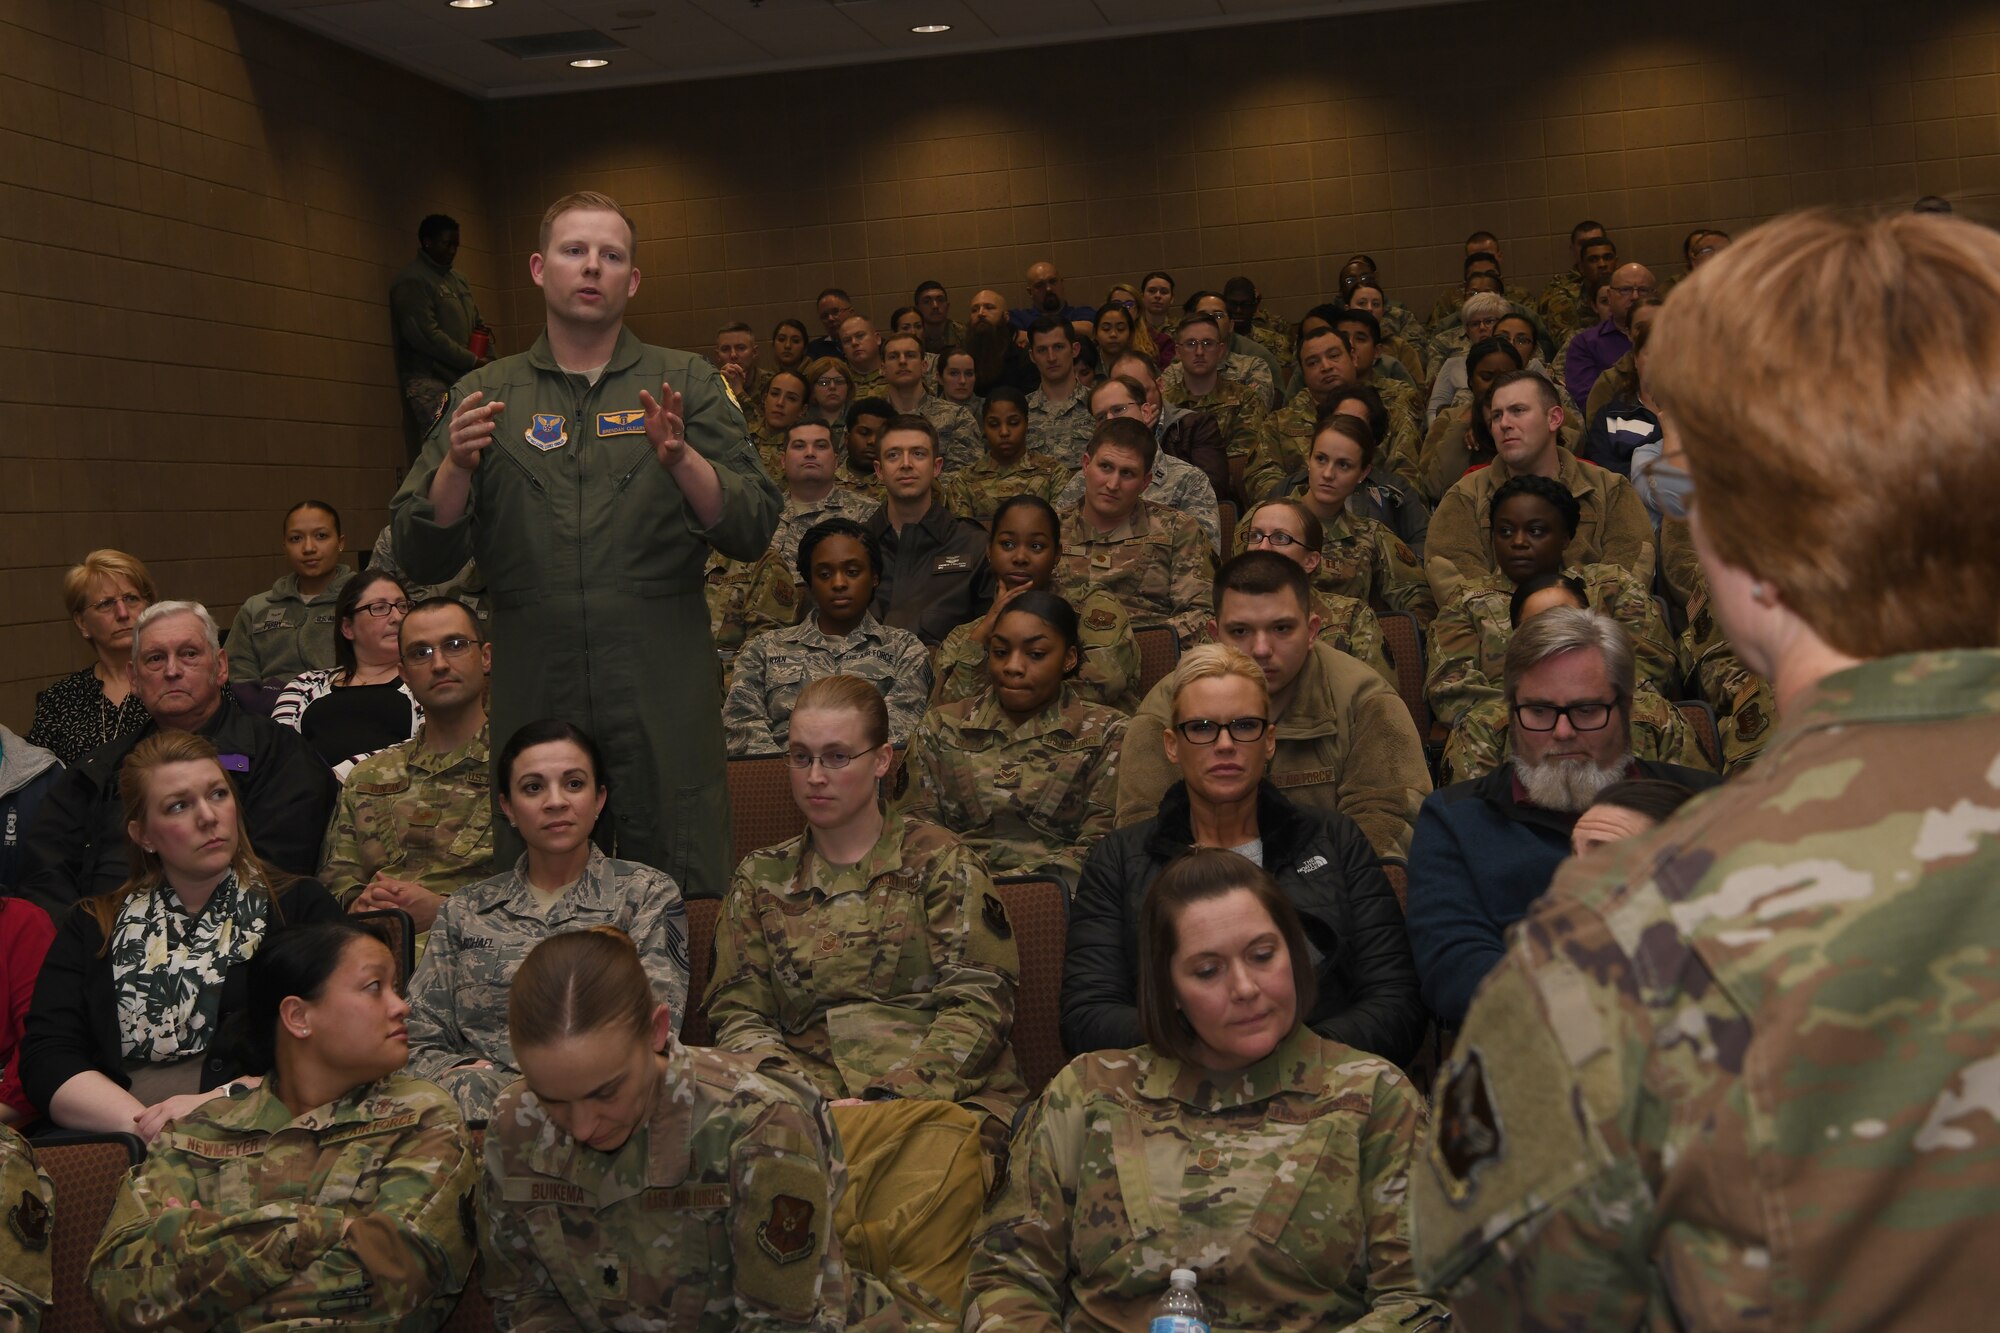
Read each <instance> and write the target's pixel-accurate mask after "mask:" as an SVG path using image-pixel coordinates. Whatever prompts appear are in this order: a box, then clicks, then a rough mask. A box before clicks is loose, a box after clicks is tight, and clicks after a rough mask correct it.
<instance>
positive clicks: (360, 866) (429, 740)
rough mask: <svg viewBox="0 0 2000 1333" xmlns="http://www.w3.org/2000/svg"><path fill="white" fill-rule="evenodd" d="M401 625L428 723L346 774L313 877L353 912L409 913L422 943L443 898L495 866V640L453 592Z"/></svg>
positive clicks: (408, 669)
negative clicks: (489, 697)
mask: <svg viewBox="0 0 2000 1333" xmlns="http://www.w3.org/2000/svg"><path fill="white" fill-rule="evenodd" d="M401 628H402V639H401V644H402V648H401V651H402V656H403V671H404V673H405V674H406V675H407V677H408V679H409V682H410V689H411V691H412V692H413V693H415V695H416V696H417V699H418V701H419V702H421V703H422V704H423V707H424V721H423V725H422V726H420V727H418V728H417V734H416V735H415V736H412V737H411V738H410V739H409V740H407V741H404V742H403V743H402V744H401V745H394V746H391V747H390V748H388V749H387V750H384V751H383V752H382V753H380V754H377V755H373V756H370V757H369V758H367V759H364V760H362V761H361V762H360V763H358V764H356V765H355V766H354V771H353V772H352V773H349V774H348V775H347V781H346V782H345V783H344V784H342V786H341V789H340V799H339V801H338V802H337V803H336V804H335V805H334V808H333V822H332V823H331V824H329V825H328V826H327V830H326V847H325V849H324V850H323V851H322V852H321V854H320V867H319V879H320V883H322V884H324V885H325V886H326V889H327V892H329V893H331V894H332V895H333V896H334V897H336V898H338V899H339V900H340V901H341V902H342V903H343V904H345V905H346V907H347V910H348V911H350V912H377V911H386V910H390V909H395V910H400V911H404V912H408V913H409V914H410V923H411V924H412V925H414V926H415V927H416V929H417V932H418V938H417V945H418V948H419V949H421V948H422V947H423V935H424V933H425V932H427V931H429V930H430V928H431V923H432V922H434V921H435V920H436V919H437V914H438V909H439V908H440V907H442V906H444V900H445V898H446V897H448V896H449V895H450V894H452V893H454V892H456V891H457V890H459V889H462V888H464V887H465V886H466V885H468V884H472V883H476V882H477V881H479V880H482V879H485V878H486V877H487V876H488V875H489V874H491V873H492V863H493V790H492V785H493V784H492V778H491V776H490V774H491V769H492V759H491V755H490V753H489V748H488V747H489V741H488V736H487V730H486V682H487V677H488V675H489V673H490V672H491V671H492V668H493V648H492V645H490V644H487V643H484V642H482V641H481V636H480V632H479V622H478V621H477V620H475V619H474V618H473V615H472V613H471V612H470V611H468V610H466V609H465V607H464V606H463V605H462V604H461V603H458V602H454V601H452V600H450V599H449V598H443V597H440V598H436V599H434V600H432V601H428V602H422V603H419V604H418V605H416V606H414V607H412V608H411V609H410V614H409V615H408V616H406V617H405V618H404V620H403V623H402V627H401Z"/></svg>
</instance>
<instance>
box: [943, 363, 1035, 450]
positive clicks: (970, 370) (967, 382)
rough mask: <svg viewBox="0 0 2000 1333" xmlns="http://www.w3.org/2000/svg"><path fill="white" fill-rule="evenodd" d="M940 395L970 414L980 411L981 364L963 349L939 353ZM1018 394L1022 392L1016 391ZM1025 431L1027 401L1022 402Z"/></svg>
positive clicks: (1024, 427)
mask: <svg viewBox="0 0 2000 1333" xmlns="http://www.w3.org/2000/svg"><path fill="white" fill-rule="evenodd" d="M937 376H938V393H939V396H940V397H942V398H943V399H944V400H945V401H946V402H948V403H957V404H958V405H959V406H960V407H962V408H964V409H965V410H966V411H968V412H972V413H974V414H977V413H978V412H979V409H980V406H981V405H980V401H979V394H978V393H977V392H976V388H977V385H978V383H979V364H978V363H977V362H976V361H974V360H973V359H972V353H970V352H968V351H966V350H965V349H964V348H963V347H950V348H946V349H945V350H944V351H942V352H939V353H938V365H937ZM1015 392H1016V393H1019V392H1020V390H1018V389H1016V390H1015ZM1021 403H1022V408H1021V413H1022V421H1023V423H1024V424H1023V429H1024V430H1025V429H1026V426H1025V423H1026V420H1027V399H1026V398H1025V397H1024V398H1023V399H1022V400H1021Z"/></svg>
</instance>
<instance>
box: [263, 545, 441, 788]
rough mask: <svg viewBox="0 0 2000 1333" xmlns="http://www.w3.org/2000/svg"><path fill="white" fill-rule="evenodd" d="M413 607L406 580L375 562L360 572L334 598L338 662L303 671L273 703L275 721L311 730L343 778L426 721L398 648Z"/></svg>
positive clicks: (315, 744) (311, 741)
mask: <svg viewBox="0 0 2000 1333" xmlns="http://www.w3.org/2000/svg"><path fill="white" fill-rule="evenodd" d="M409 609H410V594H409V592H408V590H407V589H405V588H404V587H403V585H402V582H401V581H400V580H398V579H395V578H392V577H391V576H389V575H387V574H378V573H376V572H375V571H374V570H372V569H370V570H365V571H363V572H362V573H359V574H356V575H355V576H354V577H353V578H351V579H349V580H348V581H347V586H346V587H344V588H342V589H341V590H340V600H339V601H338V602H336V603H335V605H334V613H333V614H334V623H335V625H336V626H337V631H336V635H337V636H336V637H335V639H334V648H333V657H334V666H333V668H332V669H331V670H329V671H305V672H301V673H300V674H299V675H298V676H296V677H294V678H293V680H292V683H291V684H289V685H287V686H285V688H284V689H282V690H280V691H278V701H277V702H276V703H275V704H273V705H272V706H271V720H272V721H273V722H276V723H278V724H279V725H280V726H286V727H290V728H291V729H292V730H293V731H296V732H298V733H299V734H300V735H302V736H304V737H305V738H306V744H308V745H310V746H312V748H313V751H314V752H315V753H316V754H318V755H319V757H320V758H321V759H324V760H325V761H326V763H327V767H329V768H331V769H332V770H333V775H334V776H335V777H336V778H340V779H343V780H344V779H345V778H346V777H347V774H348V771H349V770H351V769H352V768H353V767H354V765H355V764H356V763H358V762H359V761H361V760H363V759H366V758H367V757H368V756H369V755H371V754H374V753H375V752H376V751H377V750H386V749H388V748H389V747H390V746H391V745H400V744H402V743H403V742H404V741H406V740H408V739H409V738H410V736H411V735H412V734H413V733H414V732H415V731H416V729H417V726H418V724H419V723H421V722H422V721H423V720H424V710H423V706H422V705H421V704H419V703H418V702H417V699H416V696H415V695H414V694H412V693H411V692H410V687H409V684H408V683H407V682H406V681H405V680H404V679H403V659H402V656H401V652H400V650H399V649H398V647H397V637H396V636H397V634H398V632H399V631H400V630H401V628H402V625H403V616H404V615H405V614H406V613H407V612H408V611H409Z"/></svg>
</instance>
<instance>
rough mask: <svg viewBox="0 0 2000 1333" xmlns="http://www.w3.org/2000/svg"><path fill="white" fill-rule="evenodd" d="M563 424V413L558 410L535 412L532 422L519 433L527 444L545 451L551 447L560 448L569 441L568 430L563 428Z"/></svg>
mask: <svg viewBox="0 0 2000 1333" xmlns="http://www.w3.org/2000/svg"><path fill="white" fill-rule="evenodd" d="M564 425H565V422H564V420H563V415H562V413H560V412H537V413H535V420H534V423H533V424H532V425H530V426H529V427H528V429H526V430H525V431H523V432H521V434H522V437H523V438H525V439H526V440H527V441H528V443H529V444H532V445H534V446H535V448H537V449H540V450H541V451H542V452H543V453H547V452H548V451H549V450H551V449H560V448H562V447H563V446H564V445H566V444H568V443H569V432H568V431H567V430H565V429H564Z"/></svg>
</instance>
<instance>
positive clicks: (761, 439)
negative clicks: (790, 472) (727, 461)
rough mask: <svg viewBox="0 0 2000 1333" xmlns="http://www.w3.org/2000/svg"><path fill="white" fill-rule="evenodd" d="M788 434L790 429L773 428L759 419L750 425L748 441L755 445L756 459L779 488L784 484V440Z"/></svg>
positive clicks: (782, 487)
mask: <svg viewBox="0 0 2000 1333" xmlns="http://www.w3.org/2000/svg"><path fill="white" fill-rule="evenodd" d="M790 435H791V431H790V429H786V430H774V429H772V428H771V427H769V426H766V425H765V424H764V423H763V422H762V421H761V420H759V421H755V422H753V423H752V424H751V426H750V443H752V444H754V445H756V446H757V459H758V461H759V462H761V463H762V464H763V465H764V471H766V472H768V473H770V474H771V480H772V481H775V482H776V483H778V487H779V489H780V490H782V489H784V485H785V440H786V439H787V438H788V437H789V436H790Z"/></svg>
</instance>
